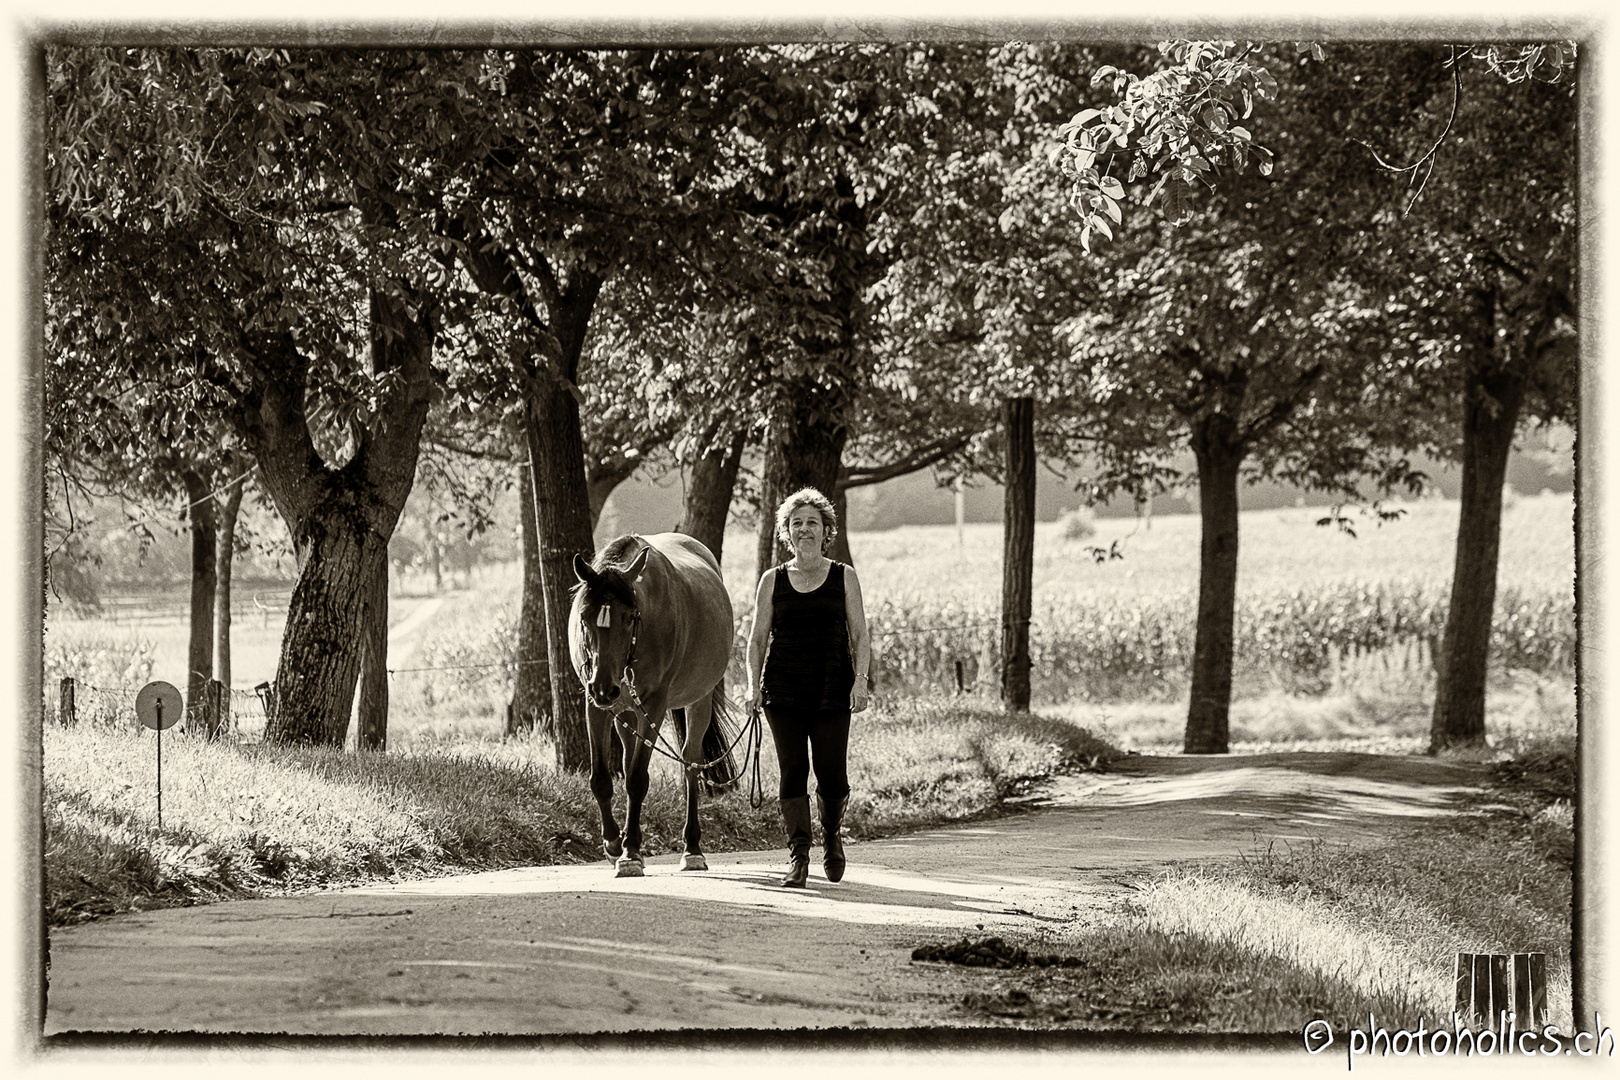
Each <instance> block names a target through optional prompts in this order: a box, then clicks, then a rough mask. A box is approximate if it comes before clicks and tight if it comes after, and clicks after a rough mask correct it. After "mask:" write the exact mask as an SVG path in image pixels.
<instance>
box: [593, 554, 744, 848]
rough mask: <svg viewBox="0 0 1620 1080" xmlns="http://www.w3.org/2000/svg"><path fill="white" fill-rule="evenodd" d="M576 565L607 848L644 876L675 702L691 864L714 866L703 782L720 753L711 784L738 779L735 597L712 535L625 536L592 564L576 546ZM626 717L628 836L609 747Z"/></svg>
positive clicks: (596, 776)
mask: <svg viewBox="0 0 1620 1080" xmlns="http://www.w3.org/2000/svg"><path fill="white" fill-rule="evenodd" d="M574 576H575V577H577V578H578V579H579V585H578V586H577V587H576V588H575V590H574V602H573V609H572V611H571V613H570V615H569V619H568V649H569V655H570V657H571V659H572V660H573V664H574V672H575V673H576V674H577V675H578V676H579V680H580V682H581V683H582V684H583V685H584V687H585V713H586V724H587V727H588V729H589V732H590V739H591V792H592V794H594V795H595V796H596V802H597V805H598V806H599V807H600V808H601V811H602V846H603V850H604V851H606V853H607V856H608V858H610V859H614V860H615V861H616V865H617V876H619V877H640V876H641V874H642V872H643V868H642V861H641V805H642V802H643V801H644V800H645V799H646V797H647V787H648V778H647V765H648V760H649V758H650V757H651V754H652V747H653V745H654V743H655V742H656V740H657V739H658V729H659V727H660V725H661V724H662V723H663V719H664V713H665V712H666V711H669V710H673V711H674V715H675V718H676V724H677V730H678V731H681V734H682V739H681V743H682V745H681V758H682V760H683V761H684V762H685V763H686V829H685V840H686V853H685V855H683V856H682V858H681V869H682V870H707V869H708V868H709V867H708V863H707V861H706V860H705V859H704V858H703V852H702V850H701V849H700V847H699V838H700V830H699V828H698V816H697V801H698V786H699V784H700V783H703V782H705V776H704V769H703V768H701V766H703V765H705V764H706V763H709V762H711V761H712V762H713V764H712V766H711V767H710V768H708V770H707V776H706V782H707V783H709V784H710V785H711V786H718V787H727V786H730V785H731V784H732V783H734V782H735V781H736V778H737V769H736V766H735V764H734V763H733V761H732V758H731V754H730V752H729V748H728V746H727V743H726V742H725V738H726V735H727V734H728V732H727V729H728V728H730V727H733V726H734V725H733V723H732V717H731V713H730V705H729V703H728V702H727V701H726V697H725V673H726V667H727V665H728V663H729V662H730V659H731V643H732V633H733V629H732V621H731V618H732V617H731V597H730V596H729V595H728V594H727V592H726V586H725V583H724V582H723V581H722V580H721V578H720V567H719V564H718V563H716V562H715V559H714V556H713V555H711V554H710V553H709V549H708V548H706V547H704V546H703V544H702V543H700V542H699V541H697V540H694V539H693V538H691V537H690V536H685V535H682V534H680V533H659V534H657V535H654V536H647V537H640V536H621V537H619V538H618V539H617V540H614V541H613V542H612V543H610V544H608V546H607V547H606V548H604V549H603V550H602V552H601V554H599V555H598V556H597V557H596V559H595V561H594V562H593V563H591V564H589V565H587V564H586V562H585V560H584V559H583V558H580V557H579V556H577V555H576V556H575V557H574ZM711 720H712V722H711ZM616 724H617V725H619V726H620V734H621V741H622V742H623V744H624V777H625V780H624V787H625V793H626V796H627V801H628V804H629V805H628V807H627V808H626V821H625V830H624V835H623V839H622V841H621V838H620V833H619V823H618V821H617V820H615V818H614V816H613V776H612V773H611V761H610V756H609V755H610V753H611V748H612V742H613V740H612V738H611V732H612V730H613V727H614V725H616ZM681 729H684V730H681ZM716 759H717V760H716Z"/></svg>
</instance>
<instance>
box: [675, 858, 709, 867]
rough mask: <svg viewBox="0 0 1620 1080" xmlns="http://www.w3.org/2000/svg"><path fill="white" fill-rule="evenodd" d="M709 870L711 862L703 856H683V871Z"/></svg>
mask: <svg viewBox="0 0 1620 1080" xmlns="http://www.w3.org/2000/svg"><path fill="white" fill-rule="evenodd" d="M708 868H709V860H708V859H705V858H704V857H703V856H702V855H682V856H681V869H682V870H707V869H708Z"/></svg>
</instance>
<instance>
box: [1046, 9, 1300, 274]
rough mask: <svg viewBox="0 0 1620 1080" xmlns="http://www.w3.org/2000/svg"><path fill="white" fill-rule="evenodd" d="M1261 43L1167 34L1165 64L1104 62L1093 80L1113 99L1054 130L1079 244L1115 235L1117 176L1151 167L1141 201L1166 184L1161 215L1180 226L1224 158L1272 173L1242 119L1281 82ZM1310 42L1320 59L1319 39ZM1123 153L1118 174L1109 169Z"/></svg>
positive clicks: (1267, 154) (1266, 154)
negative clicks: (1144, 67) (1153, 67)
mask: <svg viewBox="0 0 1620 1080" xmlns="http://www.w3.org/2000/svg"><path fill="white" fill-rule="evenodd" d="M1259 49H1260V46H1259V44H1257V43H1255V42H1241V43H1240V42H1233V41H1171V42H1163V43H1161V44H1160V45H1159V52H1160V53H1161V54H1162V56H1163V63H1164V64H1165V65H1166V67H1164V68H1162V69H1161V70H1158V71H1155V72H1153V73H1151V74H1149V75H1146V76H1137V75H1135V74H1134V73H1132V72H1128V71H1122V70H1120V69H1119V68H1117V67H1114V66H1112V65H1109V64H1105V65H1103V66H1102V67H1099V68H1098V69H1097V71H1096V73H1095V74H1094V75H1093V76H1092V79H1091V83H1092V85H1093V86H1097V85H1099V84H1111V85H1112V88H1113V93H1114V96H1115V97H1117V98H1119V99H1120V100H1119V103H1118V104H1105V105H1104V106H1103V107H1102V108H1093V109H1085V110H1082V111H1081V112H1079V113H1077V114H1076V115H1075V116H1074V117H1073V119H1071V120H1070V121H1069V122H1068V123H1067V124H1065V125H1063V127H1062V128H1061V129H1060V134H1061V135H1062V136H1063V137H1064V144H1063V146H1062V147H1061V148H1055V149H1054V151H1053V155H1052V156H1053V157H1054V158H1055V159H1056V161H1057V162H1058V164H1059V165H1060V166H1061V167H1062V169H1063V173H1064V176H1065V177H1066V178H1067V179H1068V180H1069V181H1070V184H1071V188H1070V192H1069V202H1070V205H1071V206H1073V207H1074V208H1075V209H1076V210H1077V211H1079V213H1080V215H1081V221H1082V223H1083V224H1082V228H1081V231H1080V247H1081V249H1082V250H1084V251H1086V252H1088V253H1089V252H1090V251H1091V237H1092V234H1093V233H1101V234H1102V235H1104V236H1106V237H1107V238H1109V239H1110V240H1112V239H1113V238H1114V234H1113V230H1112V229H1111V228H1110V227H1109V222H1110V220H1111V221H1112V222H1113V224H1115V225H1121V224H1123V223H1124V216H1123V214H1122V213H1121V211H1120V201H1121V200H1123V199H1124V197H1125V187H1124V183H1122V182H1121V181H1122V180H1123V181H1124V182H1125V183H1129V182H1131V181H1134V180H1136V179H1138V178H1140V177H1142V176H1145V175H1148V174H1157V175H1158V177H1159V179H1158V183H1157V184H1155V185H1154V187H1153V190H1152V191H1150V192H1149V193H1148V195H1147V197H1146V198H1145V199H1144V200H1143V202H1144V205H1146V204H1148V203H1151V202H1153V200H1154V199H1155V198H1157V197H1158V195H1159V194H1160V193H1161V192H1163V193H1164V201H1165V217H1166V218H1167V219H1168V220H1170V221H1172V222H1174V223H1177V224H1180V223H1181V222H1183V221H1185V220H1186V219H1187V218H1188V216H1189V215H1190V211H1189V209H1188V200H1189V197H1190V196H1191V195H1192V194H1193V193H1194V192H1195V191H1196V190H1197V187H1198V185H1199V184H1201V183H1203V184H1206V185H1207V184H1208V183H1209V181H1210V179H1211V177H1212V176H1213V175H1214V174H1215V172H1216V171H1217V170H1218V168H1219V167H1220V166H1221V165H1224V164H1228V163H1230V164H1231V165H1232V166H1233V167H1234V168H1236V169H1242V168H1243V167H1244V166H1245V165H1246V164H1247V159H1248V157H1249V156H1250V155H1251V154H1252V155H1253V156H1254V157H1255V159H1256V162H1257V167H1258V169H1259V171H1260V174H1261V175H1262V176H1269V175H1270V174H1271V169H1272V163H1271V159H1272V154H1271V151H1270V150H1267V149H1265V148H1264V147H1262V146H1260V145H1258V144H1257V143H1255V141H1254V136H1253V135H1252V134H1251V133H1250V132H1249V130H1248V129H1247V128H1245V127H1243V126H1242V123H1241V121H1246V120H1248V119H1249V117H1250V116H1251V115H1252V114H1253V112H1254V103H1255V101H1256V100H1261V101H1263V100H1266V99H1268V98H1275V97H1276V96H1277V80H1276V79H1275V78H1274V77H1273V76H1272V74H1271V72H1270V71H1268V70H1267V69H1266V67H1265V66H1264V65H1263V64H1262V63H1260V62H1259V61H1258V59H1257V58H1254V57H1255V54H1256V53H1257V52H1258V51H1259ZM1233 50H1238V51H1237V53H1236V55H1229V54H1230V53H1232V52H1233ZM1311 50H1312V52H1313V55H1315V56H1316V57H1317V58H1318V59H1320V58H1321V47H1320V46H1312V47H1311ZM1240 106H1241V107H1240ZM1099 158H1101V159H1103V160H1102V169H1101V170H1100V171H1099V169H1098V164H1099V161H1098V159H1099ZM1120 159H1123V160H1124V161H1125V162H1126V165H1125V166H1124V173H1125V175H1124V176H1123V177H1119V176H1115V175H1112V173H1113V171H1114V169H1115V167H1116V164H1117V163H1118V162H1119V161H1120Z"/></svg>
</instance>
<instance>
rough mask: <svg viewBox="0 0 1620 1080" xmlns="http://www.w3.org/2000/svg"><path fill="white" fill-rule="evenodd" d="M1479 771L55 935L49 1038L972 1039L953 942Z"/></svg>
mask: <svg viewBox="0 0 1620 1080" xmlns="http://www.w3.org/2000/svg"><path fill="white" fill-rule="evenodd" d="M1478 776H1479V770H1478V768H1477V767H1471V766H1464V765H1456V764H1447V763H1443V762H1436V761H1432V760H1429V759H1425V758H1375V757H1370V756H1367V755H1353V754H1277V755H1258V756H1254V757H1227V758H1219V759H1189V758H1132V759H1129V760H1128V761H1127V762H1125V763H1123V764H1122V765H1121V766H1120V767H1119V769H1118V770H1117V771H1116V772H1115V773H1113V774H1110V775H1107V776H1100V777H1099V776H1081V777H1072V778H1064V779H1062V780H1060V781H1059V782H1057V783H1055V784H1054V785H1053V786H1052V787H1051V788H1050V789H1048V790H1047V791H1046V792H1044V793H1043V795H1042V799H1041V802H1040V805H1038V806H1036V807H1034V808H1032V810H1031V812H1030V813H1027V814H1022V815H1015V816H1012V817H1006V818H1002V819H999V820H995V821H992V822H987V823H980V824H976V825H971V826H962V827H953V828H943V829H936V830H932V831H928V832H923V833H916V834H911V835H908V836H904V837H897V838H894V839H889V840H880V841H874V842H871V843H864V844H857V845H851V846H850V849H849V856H850V868H849V872H848V874H847V876H846V877H845V879H844V880H843V881H842V882H841V883H839V884H837V885H833V884H829V883H828V882H826V881H825V880H823V879H822V878H821V877H820V876H819V874H820V867H819V865H814V864H813V866H812V876H811V888H809V889H807V890H804V891H802V892H800V891H796V890H784V889H781V888H778V887H776V886H775V885H774V884H773V881H774V879H775V877H776V876H777V875H778V874H779V872H780V870H779V865H780V863H781V861H782V856H781V854H780V853H779V852H775V851H772V852H739V853H734V854H724V855H714V854H711V855H710V857H709V862H710V866H711V867H712V869H710V870H709V871H708V872H707V873H682V872H681V871H680V870H678V869H677V861H678V860H677V858H676V857H673V856H671V857H660V858H654V859H651V860H650V861H649V863H648V867H647V876H646V877H645V878H642V879H627V880H618V879H615V878H613V877H612V876H611V870H610V869H609V867H608V865H607V864H606V863H605V862H604V863H597V864H592V865H586V866H554V867H534V868H525V869H517V870H505V871H497V872H493V873H484V874H472V875H465V876H459V877H452V878H439V879H434V880H429V881H421V882H412V883H406V884H398V885H382V886H371V887H366V888H358V889H348V890H343V891H337V892H327V893H318V894H309V895H304V896H296V897H286V898H280V899H269V900H251V901H239V902H231V903H222V904H214V905H209V906H205V907H196V908H184V909H172V910H167V911H157V912H148V913H142V914H134V915H126V916H121V917H117V918H112V919H107V920H105V921H102V922H99V923H93V924H88V925H83V926H78V927H73V928H69V929H63V930H57V931H53V932H52V934H51V937H50V949H51V958H50V968H49V992H48V999H47V1013H46V1027H45V1030H46V1033H47V1034H57V1033H64V1032H91V1031H95V1032H107V1031H115V1032H130V1031H139V1032H258V1033H282V1032H286V1033H308V1034H377V1035H400V1034H464V1035H472V1034H486V1033H504V1034H535V1033H568V1032H601V1031H651V1030H657V1029H671V1028H700V1029H726V1028H746V1029H773V1028H775V1029H784V1028H800V1027H811V1028H815V1027H855V1028H859V1027H917V1026H925V1025H937V1024H968V1023H973V1022H974V1021H973V1020H972V1018H970V1017H967V1016H965V1015H963V1014H961V1013H960V1012H959V1011H958V1010H957V1006H956V1003H957V1002H959V1001H960V1000H961V997H962V994H963V993H964V992H965V991H966V990H968V989H971V988H973V987H975V986H978V985H982V980H983V978H984V977H985V975H986V974H987V973H986V972H983V971H976V970H971V969H960V968H954V967H950V966H945V965H939V964H928V963H914V962H913V961H912V960H911V959H910V956H911V950H912V949H913V948H914V947H915V946H917V945H919V944H925V943H931V942H944V941H950V940H955V939H956V938H957V937H960V936H963V935H964V934H966V935H978V934H980V933H1000V934H1006V935H1015V936H1016V937H1017V938H1018V939H1019V940H1022V941H1025V942H1026V943H1028V944H1030V945H1031V946H1036V945H1039V944H1042V943H1047V944H1049V945H1050V948H1049V949H1048V950H1046V951H1054V952H1056V951H1061V949H1062V947H1063V942H1064V941H1065V940H1066V939H1069V938H1071V937H1072V936H1073V935H1075V934H1077V933H1078V932H1080V931H1083V930H1085V929H1086V928H1088V927H1091V926H1095V925H1098V924H1100V923H1102V922H1105V921H1108V920H1110V919H1113V918H1115V917H1117V916H1116V908H1117V906H1118V904H1119V902H1120V900H1121V899H1122V898H1123V897H1124V896H1125V895H1127V894H1128V893H1129V892H1130V890H1131V886H1130V882H1131V881H1132V880H1133V879H1136V878H1139V877H1141V876H1142V875H1144V874H1148V873H1151V872H1153V871H1155V870H1157V869H1159V868H1162V867H1164V866H1165V865H1167V864H1170V863H1173V862H1176V861H1178V860H1185V859H1191V858H1208V857H1212V856H1219V855H1236V854H1238V853H1239V852H1242V851H1248V850H1252V849H1253V848H1254V846H1255V844H1256V843H1257V842H1258V843H1264V842H1265V841H1266V840H1268V839H1270V838H1274V837H1276V838H1285V839H1305V838H1311V837H1320V838H1322V839H1326V840H1329V841H1334V842H1351V843H1353V842H1356V841H1358V840H1366V839H1369V838H1372V837H1375V836H1377V835H1379V834H1380V833H1381V832H1383V831H1385V830H1388V829H1389V828H1391V827H1393V826H1395V825H1398V824H1402V823H1409V822H1410V820H1411V817H1412V816H1413V815H1424V814H1433V813H1437V812H1440V811H1441V810H1442V809H1443V808H1445V807H1446V806H1448V805H1450V804H1451V800H1452V799H1453V798H1455V797H1456V796H1457V795H1458V794H1460V793H1461V792H1463V791H1465V790H1467V788H1468V786H1469V785H1471V784H1473V783H1475V782H1477V779H1478Z"/></svg>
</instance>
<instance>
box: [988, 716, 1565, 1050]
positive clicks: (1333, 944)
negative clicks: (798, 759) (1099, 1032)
mask: <svg viewBox="0 0 1620 1080" xmlns="http://www.w3.org/2000/svg"><path fill="white" fill-rule="evenodd" d="M1493 774H1494V778H1495V779H1494V785H1493V789H1492V790H1489V791H1487V792H1484V793H1483V794H1482V797H1481V798H1480V800H1479V801H1478V803H1477V805H1476V806H1475V807H1474V808H1473V809H1472V810H1471V811H1470V812H1467V813H1462V814H1455V815H1450V816H1447V817H1443V818H1437V819H1431V820H1430V821H1428V822H1426V823H1425V824H1424V825H1423V827H1422V828H1421V829H1410V830H1407V831H1404V832H1402V833H1398V834H1395V835H1393V836H1391V837H1390V838H1389V839H1386V840H1384V841H1381V842H1379V843H1376V844H1370V845H1358V846H1355V847H1348V846H1343V845H1333V846H1330V845H1326V844H1323V843H1320V842H1316V843H1307V844H1302V845H1298V846H1287V845H1278V844H1271V845H1268V846H1266V847H1264V848H1261V849H1258V850H1257V851H1255V852H1254V853H1253V854H1251V855H1249V856H1247V857H1244V858H1242V859H1238V860H1232V861H1223V862H1209V863H1200V864H1196V865H1186V866H1181V867H1177V868H1174V869H1172V870H1171V871H1169V872H1168V873H1166V874H1164V875H1162V876H1160V877H1158V878H1156V879H1154V880H1152V881H1151V882H1148V883H1146V884H1145V885H1144V886H1143V887H1142V889H1141V891H1140V892H1139V893H1138V894H1137V895H1136V896H1135V897H1134V898H1133V900H1132V901H1131V902H1130V903H1128V904H1127V905H1126V906H1125V915H1124V918H1123V919H1121V920H1120V921H1119V922H1118V923H1117V924H1112V925H1108V926H1104V927H1101V928H1099V929H1096V930H1092V931H1088V932H1087V933H1086V934H1084V935H1082V936H1081V937H1079V938H1078V939H1077V940H1075V941H1073V942H1071V943H1067V944H1066V946H1065V948H1066V951H1068V952H1070V953H1072V954H1073V955H1075V956H1077V957H1079V958H1080V959H1081V960H1083V961H1084V962H1083V963H1082V964H1080V965H1078V966H1076V967H1050V968H1041V969H1031V970H1027V971H1025V970H1019V971H1018V972H1017V973H1016V974H1014V973H1004V972H997V973H995V974H994V975H993V976H989V978H988V980H987V985H986V988H985V990H984V991H983V992H980V993H976V994H969V995H968V996H967V997H966V998H965V999H964V1000H963V1002H962V1003H961V1006H962V1009H963V1011H964V1012H965V1013H968V1014H970V1015H972V1016H974V1017H976V1018H978V1019H981V1020H983V1019H987V1018H988V1019H990V1020H991V1021H992V1022H996V1021H1000V1022H1006V1023H1011V1024H1015V1025H1016V1024H1026V1023H1038V1024H1043V1025H1053V1024H1056V1025H1072V1026H1078V1027H1102V1028H1110V1029H1119V1028H1124V1029H1126V1030H1152V1031H1157V1030H1178V1031H1183V1030H1200V1029H1202V1030H1212V1031H1244V1032H1255V1031H1278V1032H1284V1031H1286V1032H1293V1033H1298V1032H1299V1031H1301V1030H1302V1028H1303V1026H1304V1024H1305V1023H1306V1022H1307V1021H1309V1020H1312V1019H1316V1018H1321V1019H1324V1020H1327V1021H1328V1022H1329V1023H1330V1024H1332V1025H1333V1027H1334V1029H1335V1030H1336V1031H1338V1032H1339V1033H1340V1035H1341V1037H1342V1036H1343V1033H1344V1032H1345V1031H1346V1030H1347V1028H1348V1027H1350V1026H1365V1023H1366V1017H1367V1015H1368V1014H1369V1013H1372V1014H1374V1015H1376V1016H1377V1018H1378V1022H1379V1024H1381V1025H1383V1026H1385V1027H1387V1028H1389V1029H1390V1030H1395V1029H1396V1028H1405V1029H1407V1030H1416V1029H1417V1026H1418V1021H1419V1020H1423V1021H1425V1022H1426V1024H1427V1025H1428V1026H1429V1028H1430V1029H1431V1030H1432V1029H1433V1027H1434V1025H1435V1024H1436V1023H1437V1022H1439V1023H1442V1024H1444V1025H1445V1026H1447V1027H1449V1026H1450V1019H1451V1012H1452V1008H1453V998H1454V986H1453V981H1452V980H1453V976H1454V970H1455V962H1456V954H1457V953H1459V952H1472V953H1513V952H1542V953H1545V954H1546V955H1547V966H1548V976H1549V983H1550V986H1549V995H1548V1004H1549V1009H1550V1013H1551V1016H1550V1021H1551V1022H1552V1023H1555V1024H1558V1025H1559V1026H1560V1027H1561V1028H1562V1029H1563V1030H1565V1031H1569V1030H1572V1024H1571V1016H1570V968H1569V964H1570V902H1571V884H1572V870H1573V851H1574V849H1573V834H1572V826H1573V814H1572V811H1571V805H1572V804H1571V802H1570V799H1571V797H1572V796H1573V794H1574V790H1575V789H1574V781H1575V757H1574V742H1573V739H1572V738H1569V737H1554V738H1538V739H1527V740H1523V741H1521V742H1519V743H1518V744H1517V745H1516V746H1515V747H1514V749H1513V754H1512V756H1511V757H1510V758H1508V759H1507V760H1505V761H1501V762H1499V763H1497V764H1496V765H1495V766H1494V767H1493ZM987 974H988V973H987Z"/></svg>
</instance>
